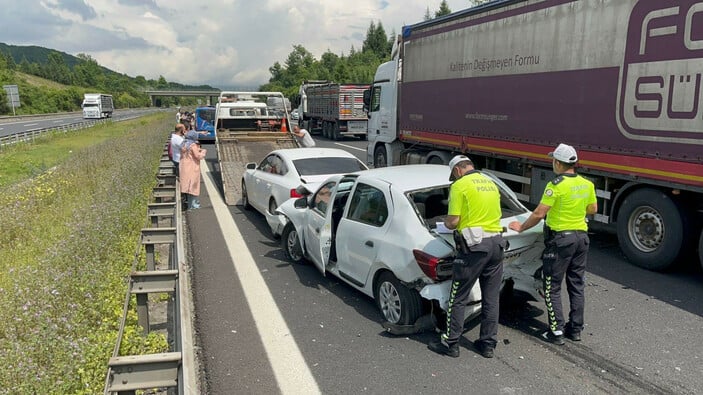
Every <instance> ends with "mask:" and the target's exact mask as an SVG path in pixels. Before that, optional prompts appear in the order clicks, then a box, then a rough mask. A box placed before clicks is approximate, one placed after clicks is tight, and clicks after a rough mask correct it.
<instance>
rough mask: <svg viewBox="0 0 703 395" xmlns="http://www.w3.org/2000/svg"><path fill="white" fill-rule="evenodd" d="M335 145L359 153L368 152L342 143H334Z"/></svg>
mask: <svg viewBox="0 0 703 395" xmlns="http://www.w3.org/2000/svg"><path fill="white" fill-rule="evenodd" d="M334 144H335V145H339V146H342V147H345V148H349V149H355V150H357V151H364V152H366V148H357V147H354V146H351V145H346V144H342V143H334Z"/></svg>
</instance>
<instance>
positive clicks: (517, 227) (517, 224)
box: [508, 221, 521, 232]
mask: <svg viewBox="0 0 703 395" xmlns="http://www.w3.org/2000/svg"><path fill="white" fill-rule="evenodd" d="M520 226H521V224H520V221H513V222H511V223H509V224H508V227H509V228H510V229H512V230H514V231H516V232H520Z"/></svg>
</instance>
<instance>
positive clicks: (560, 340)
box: [542, 331, 565, 346]
mask: <svg viewBox="0 0 703 395" xmlns="http://www.w3.org/2000/svg"><path fill="white" fill-rule="evenodd" d="M542 338H544V340H546V341H548V342H550V343H552V344H556V345H557V346H563V345H564V343H565V342H564V335H562V334H558V335H557V334H555V333H554V332H552V331H546V332H544V333H543V334H542Z"/></svg>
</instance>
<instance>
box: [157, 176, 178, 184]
mask: <svg viewBox="0 0 703 395" xmlns="http://www.w3.org/2000/svg"><path fill="white" fill-rule="evenodd" d="M156 181H157V184H158V185H176V175H175V174H157V175H156Z"/></svg>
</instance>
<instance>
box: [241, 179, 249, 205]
mask: <svg viewBox="0 0 703 395" xmlns="http://www.w3.org/2000/svg"><path fill="white" fill-rule="evenodd" d="M242 206H244V209H245V210H249V209H251V204H250V203H249V195H247V184H245V183H244V180H242Z"/></svg>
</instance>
